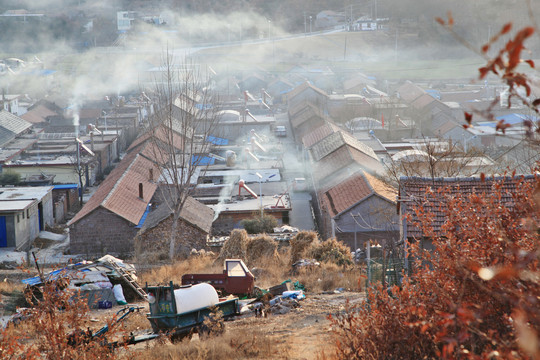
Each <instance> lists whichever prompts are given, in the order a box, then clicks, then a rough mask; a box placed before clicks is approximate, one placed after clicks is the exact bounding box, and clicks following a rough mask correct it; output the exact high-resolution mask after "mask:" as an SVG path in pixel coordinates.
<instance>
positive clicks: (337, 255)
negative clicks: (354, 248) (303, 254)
mask: <svg viewBox="0 0 540 360" xmlns="http://www.w3.org/2000/svg"><path fill="white" fill-rule="evenodd" d="M308 256H309V257H310V258H313V259H316V260H317V261H321V262H326V263H331V264H337V265H352V263H353V259H352V255H351V249H350V248H349V247H348V246H347V245H345V244H344V243H343V242H341V241H338V240H337V239H336V238H332V239H328V240H326V241H322V242H312V243H311V246H310V247H309V250H308Z"/></svg>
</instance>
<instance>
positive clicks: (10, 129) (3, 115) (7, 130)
mask: <svg viewBox="0 0 540 360" xmlns="http://www.w3.org/2000/svg"><path fill="white" fill-rule="evenodd" d="M31 127H32V124H31V123H29V122H28V121H26V120H23V119H21V118H20V117H18V116H17V115H13V114H12V113H10V112H9V111H6V110H0V146H3V145H4V144H7V143H8V142H10V141H11V140H13V139H14V138H15V137H16V136H17V135H19V134H21V133H23V132H24V131H26V130H28V129H29V128H31Z"/></svg>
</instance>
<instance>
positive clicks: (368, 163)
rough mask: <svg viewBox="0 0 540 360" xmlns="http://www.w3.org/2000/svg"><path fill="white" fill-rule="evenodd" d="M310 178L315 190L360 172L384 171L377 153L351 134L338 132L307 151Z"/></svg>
mask: <svg viewBox="0 0 540 360" xmlns="http://www.w3.org/2000/svg"><path fill="white" fill-rule="evenodd" d="M309 153H310V156H311V159H312V162H313V176H314V179H315V181H316V183H317V184H318V186H317V188H318V189H319V190H321V189H323V188H325V187H326V186H329V185H330V184H332V183H336V182H339V181H340V180H341V179H345V178H347V177H348V176H350V175H351V174H353V173H355V172H356V171H358V170H360V169H363V170H366V171H367V172H370V173H380V174H382V173H383V172H384V167H383V165H382V163H381V162H380V160H379V158H378V157H377V154H375V152H374V151H373V149H371V148H370V147H369V146H367V145H365V144H363V143H361V142H360V141H358V140H356V139H355V138H354V137H352V136H351V135H349V134H347V133H345V132H343V131H339V132H335V133H333V134H331V135H329V136H327V137H326V138H324V139H322V140H321V141H319V142H318V143H316V144H315V145H313V146H312V147H311V149H310V150H309Z"/></svg>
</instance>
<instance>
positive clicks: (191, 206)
mask: <svg viewBox="0 0 540 360" xmlns="http://www.w3.org/2000/svg"><path fill="white" fill-rule="evenodd" d="M172 213H173V211H172V209H171V207H170V206H169V204H167V203H166V202H164V203H163V204H161V205H159V206H158V207H157V208H156V209H155V210H154V211H152V212H150V214H148V217H147V218H146V220H145V222H144V225H143V226H142V228H141V233H144V232H145V231H146V230H149V229H152V228H154V227H156V226H158V225H159V224H160V223H161V222H162V221H163V220H165V219H167V218H168V217H169V216H171V215H172ZM180 218H181V219H183V220H184V221H186V222H188V223H190V224H192V225H194V226H196V227H198V228H199V229H201V230H202V231H204V232H207V233H210V230H211V228H212V221H213V220H214V210H212V209H211V208H209V207H208V206H206V205H204V204H202V203H200V202H198V201H197V200H195V199H194V198H192V197H191V196H189V197H188V198H187V199H186V202H185V203H184V207H183V208H182V212H181V213H180Z"/></svg>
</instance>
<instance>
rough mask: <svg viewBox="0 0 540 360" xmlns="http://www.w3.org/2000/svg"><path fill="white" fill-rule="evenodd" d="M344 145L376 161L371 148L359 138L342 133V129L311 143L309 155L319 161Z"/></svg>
mask: <svg viewBox="0 0 540 360" xmlns="http://www.w3.org/2000/svg"><path fill="white" fill-rule="evenodd" d="M344 145H349V146H351V147H353V148H355V149H356V150H358V151H360V152H362V153H364V154H366V155H368V156H370V157H372V158H374V159H376V160H377V161H378V158H377V155H376V154H375V151H373V149H372V148H370V147H369V146H367V145H365V144H364V143H362V142H360V141H359V140H356V139H355V138H354V137H352V136H351V135H349V134H346V133H344V132H343V131H337V132H335V133H333V134H330V135H328V136H327V137H325V138H324V139H322V140H321V141H319V142H318V143H316V144H315V145H313V147H312V148H311V149H310V151H311V155H312V156H313V160H315V161H319V160H321V159H322V158H324V157H325V156H328V155H329V154H331V153H332V152H334V151H336V150H337V149H339V148H340V147H342V146H344Z"/></svg>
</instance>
